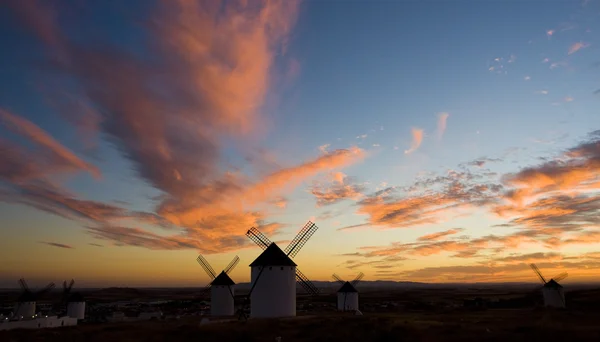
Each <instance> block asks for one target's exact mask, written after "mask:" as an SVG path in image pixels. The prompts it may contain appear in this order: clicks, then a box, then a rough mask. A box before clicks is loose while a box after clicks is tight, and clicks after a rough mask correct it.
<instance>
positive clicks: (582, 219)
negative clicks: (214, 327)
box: [0, 0, 600, 287]
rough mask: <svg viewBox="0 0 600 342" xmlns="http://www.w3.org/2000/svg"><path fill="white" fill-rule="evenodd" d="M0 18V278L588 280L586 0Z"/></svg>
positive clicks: (36, 281)
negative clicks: (304, 233)
mask: <svg viewBox="0 0 600 342" xmlns="http://www.w3.org/2000/svg"><path fill="white" fill-rule="evenodd" d="M0 7H2V11H0V41H1V42H2V54H1V55H0V218H1V222H2V224H1V225H0V234H1V236H2V239H0V251H2V259H3V262H2V263H0V287H16V286H17V279H18V278H20V277H24V278H25V279H27V280H28V282H29V284H30V286H34V287H35V286H42V285H43V284H44V283H46V282H49V281H54V282H62V281H63V280H64V279H71V278H74V279H75V280H76V284H77V286H80V287H97V286H132V287H133V286H136V287H140V286H147V287H153V286H174V287H175V286H204V285H205V284H206V283H207V282H208V281H209V278H208V276H207V275H206V274H205V273H204V271H203V270H202V268H201V267H200V266H199V265H198V264H197V263H196V260H195V259H196V257H197V255H198V254H199V253H201V254H202V255H203V256H204V257H205V258H206V259H207V260H208V261H209V262H210V264H211V265H212V267H213V268H214V269H215V270H217V271H219V270H221V269H223V268H224V267H226V265H227V264H228V263H229V262H230V261H231V260H232V259H233V258H234V256H236V255H238V256H239V257H240V259H241V261H240V264H239V265H238V266H237V267H236V268H235V269H234V270H233V272H232V273H231V276H232V278H233V279H234V280H235V281H236V282H245V281H248V280H249V277H250V268H249V267H248V265H249V264H250V263H251V262H252V261H253V260H254V259H255V258H256V257H257V256H258V255H259V254H260V252H261V250H260V248H258V247H257V246H256V245H255V244H254V243H253V242H252V241H250V240H249V239H248V238H247V237H246V236H245V232H246V231H247V230H248V229H249V228H251V227H256V228H257V229H259V230H260V231H261V232H263V233H264V234H265V235H267V236H268V237H269V239H271V240H272V241H275V242H277V243H278V244H279V245H280V246H281V247H282V248H283V247H285V246H287V244H288V243H289V241H291V240H292V239H293V238H294V236H295V234H296V233H297V231H298V230H299V229H301V228H302V227H303V226H304V224H305V223H306V222H307V221H309V220H310V221H313V222H314V223H315V224H316V225H317V226H318V227H319V229H318V231H317V232H316V233H315V234H314V235H313V237H312V238H311V239H310V240H309V241H308V242H307V243H306V245H305V246H304V247H303V249H302V250H301V251H300V252H299V253H298V255H297V256H296V257H295V258H294V260H295V262H296V263H297V264H298V265H299V268H300V269H301V270H302V272H303V273H304V274H305V275H306V276H308V277H309V278H310V279H312V280H331V275H332V274H333V273H337V274H338V275H340V276H341V277H342V278H344V279H349V278H353V277H354V276H356V274H358V273H359V272H363V273H365V278H364V279H365V280H397V281H419V282H436V283H443V282H451V283H455V282H512V281H526V282H536V281H537V278H536V276H535V274H534V273H533V272H532V270H531V269H530V268H529V265H528V264H529V263H532V262H534V263H536V264H537V265H538V267H539V268H540V269H541V271H542V273H543V274H544V275H545V276H546V277H547V278H551V277H552V276H555V275H556V274H559V273H561V272H565V271H566V272H568V273H569V277H568V278H567V279H565V280H564V281H563V283H564V284H568V283H576V282H592V281H594V282H595V281H600V176H599V175H600V115H599V113H598V111H599V108H600V107H599V106H600V34H598V32H600V1H598V0H589V1H575V0H574V1H566V0H565V1H551V2H546V1H499V0H498V1H469V0H456V1H450V0H446V1H441V0H440V1H410V0H406V1H342V0H340V1H304V2H297V1H292V0H290V1H253V0H247V1H241V0H240V1H235V0H229V1H223V2H217V1H192V0H190V1H186V0H173V1H158V0H156V1H154V0H153V1H133V0H132V1H128V2H127V5H125V4H124V3H123V2H121V1H116V0H115V1H102V2H100V1H57V0H54V1H52V0H49V1H39V0H38V1H34V0H32V1H18V0H6V1H3V2H2V3H1V4H0Z"/></svg>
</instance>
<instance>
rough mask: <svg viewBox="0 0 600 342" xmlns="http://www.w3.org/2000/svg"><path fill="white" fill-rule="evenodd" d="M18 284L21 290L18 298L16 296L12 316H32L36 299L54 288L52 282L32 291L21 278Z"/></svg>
mask: <svg viewBox="0 0 600 342" xmlns="http://www.w3.org/2000/svg"><path fill="white" fill-rule="evenodd" d="M19 285H20V286H21V290H22V292H21V295H19V298H17V305H16V307H15V313H14V315H13V317H15V318H32V317H33V316H35V305H36V301H37V300H38V299H40V298H41V297H42V296H43V295H45V294H46V293H48V292H50V290H52V289H53V288H54V283H50V284H48V285H46V287H44V288H42V289H41V290H39V291H37V292H32V291H31V290H30V289H29V286H27V283H26V282H25V279H23V278H21V279H19Z"/></svg>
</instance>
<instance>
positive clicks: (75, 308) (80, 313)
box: [62, 279, 85, 319]
mask: <svg viewBox="0 0 600 342" xmlns="http://www.w3.org/2000/svg"><path fill="white" fill-rule="evenodd" d="M73 285H75V280H73V279H71V282H70V283H69V284H68V285H67V281H66V280H65V281H64V282H63V295H62V300H63V303H65V304H66V306H67V316H68V317H72V318H77V319H84V318H85V299H84V298H83V296H82V295H81V293H79V292H72V290H73Z"/></svg>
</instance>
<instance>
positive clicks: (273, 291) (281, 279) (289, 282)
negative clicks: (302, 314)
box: [246, 221, 319, 317]
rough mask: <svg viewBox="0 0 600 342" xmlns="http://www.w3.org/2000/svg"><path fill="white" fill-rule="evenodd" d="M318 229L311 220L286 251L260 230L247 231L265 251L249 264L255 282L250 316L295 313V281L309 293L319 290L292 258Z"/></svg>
mask: <svg viewBox="0 0 600 342" xmlns="http://www.w3.org/2000/svg"><path fill="white" fill-rule="evenodd" d="M318 228H319V227H317V225H315V224H314V223H312V222H310V221H308V223H306V225H304V227H303V228H302V229H301V230H300V232H298V234H297V235H296V237H295V238H294V239H293V240H292V242H290V244H289V245H288V246H287V247H286V249H285V252H284V251H282V250H281V248H279V246H277V244H276V243H274V242H271V241H270V240H269V239H268V238H267V237H266V236H265V235H264V234H263V233H261V232H260V231H259V230H258V229H256V228H254V227H252V228H250V229H249V230H248V231H247V232H246V236H248V238H250V240H252V241H254V243H256V244H257V245H258V246H260V247H261V248H262V249H263V250H264V251H263V252H262V254H261V255H259V256H258V258H256V260H254V261H253V262H252V263H251V264H250V267H251V282H252V284H253V285H252V292H251V294H250V303H251V308H250V316H251V317H289V316H296V280H297V281H298V283H300V285H301V286H302V288H303V289H304V290H305V291H306V292H307V293H309V294H312V295H316V294H318V293H319V290H318V289H317V287H316V286H315V285H314V284H313V283H312V282H311V281H310V280H308V278H307V277H306V276H305V275H304V274H303V273H302V272H300V270H299V269H298V268H297V267H296V266H297V265H296V263H295V262H294V261H292V259H291V258H293V257H295V256H296V255H297V254H298V252H299V251H300V249H302V247H303V246H304V244H306V242H307V241H308V239H310V237H311V236H312V235H313V234H314V233H315V231H317V229H318ZM261 276H262V278H261ZM259 279H261V282H260V283H258V280H259Z"/></svg>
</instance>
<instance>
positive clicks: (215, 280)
mask: <svg viewBox="0 0 600 342" xmlns="http://www.w3.org/2000/svg"><path fill="white" fill-rule="evenodd" d="M196 261H198V263H199V264H200V266H202V268H203V269H204V271H206V274H208V276H209V277H210V279H212V281H211V282H210V284H208V286H207V289H208V288H210V314H211V315H212V316H231V315H233V313H234V309H235V308H234V289H233V286H234V285H235V283H234V282H233V280H232V279H231V278H230V277H229V272H231V271H233V269H234V268H235V266H237V264H238V263H239V262H240V258H239V257H238V256H237V255H236V256H235V258H233V260H231V262H230V263H229V265H227V267H225V269H224V270H223V271H221V273H219V274H218V275H217V274H216V273H215V270H214V269H213V268H212V266H210V264H209V263H208V261H206V259H204V257H203V256H202V255H198V258H197V259H196Z"/></svg>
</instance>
